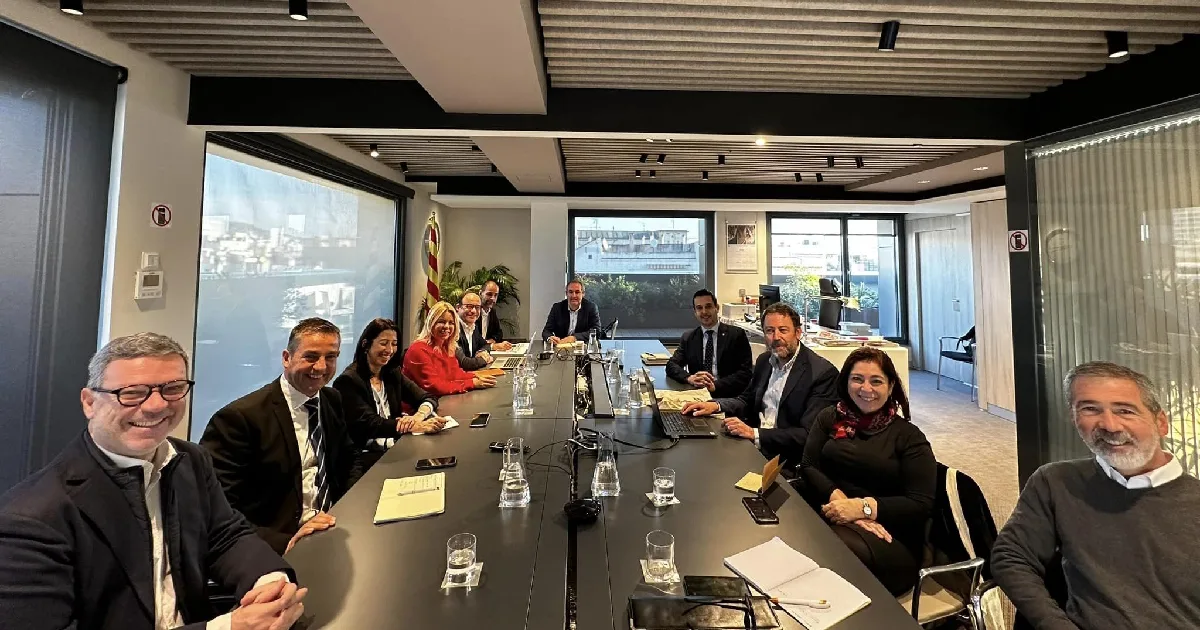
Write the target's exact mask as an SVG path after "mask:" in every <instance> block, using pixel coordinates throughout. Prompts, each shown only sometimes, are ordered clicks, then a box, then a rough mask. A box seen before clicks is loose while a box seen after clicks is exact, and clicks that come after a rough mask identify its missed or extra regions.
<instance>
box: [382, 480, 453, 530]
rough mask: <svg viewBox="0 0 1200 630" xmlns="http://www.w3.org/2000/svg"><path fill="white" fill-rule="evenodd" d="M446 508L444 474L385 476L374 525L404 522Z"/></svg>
mask: <svg viewBox="0 0 1200 630" xmlns="http://www.w3.org/2000/svg"><path fill="white" fill-rule="evenodd" d="M445 511H446V473H444V472H439V473H433V474H431V475H417V476H415V477H403V478H400V479H385V480H384V481H383V491H381V492H380V493H379V505H377V506H376V507H375V524H376V525H379V524H380V523H390V522H392V521H406V520H411V519H414V518H421V517H423V516H431V515H433V514H441V513H443V512H445Z"/></svg>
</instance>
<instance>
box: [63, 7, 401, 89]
mask: <svg viewBox="0 0 1200 630" xmlns="http://www.w3.org/2000/svg"><path fill="white" fill-rule="evenodd" d="M42 4H45V5H47V6H55V7H57V6H58V2H56V1H55V0H42ZM84 6H85V11H84V14H83V16H82V17H81V18H80V19H82V20H84V21H85V22H87V23H88V24H90V25H92V26H94V27H96V28H98V29H100V30H102V31H104V32H105V33H107V34H108V35H109V36H110V37H112V38H113V39H116V40H118V41H121V42H125V43H126V44H129V45H130V46H132V47H133V48H136V49H138V50H141V51H142V52H145V53H148V54H150V55H152V56H154V57H157V58H159V59H161V60H162V61H165V62H166V63H168V64H170V65H172V66H175V67H176V68H179V69H180V70H183V71H185V72H188V73H191V74H196V75H215V76H261V77H346V78H359V79H411V78H412V77H411V76H409V74H408V72H406V71H405V69H404V67H403V66H402V65H400V62H399V61H396V58H395V57H394V56H393V55H392V53H391V52H389V51H388V50H387V49H386V48H384V46H383V44H381V43H380V42H379V40H378V39H377V38H376V37H375V34H374V33H372V32H371V30H370V29H369V28H367V26H366V25H365V24H363V22H362V20H360V19H358V16H356V15H355V14H354V12H353V11H352V10H351V9H350V7H349V6H347V5H346V3H345V2H343V1H342V0H309V2H308V18H309V19H308V20H307V21H299V20H293V19H292V18H291V17H289V16H288V2H287V0H87V1H86V2H85V5H84Z"/></svg>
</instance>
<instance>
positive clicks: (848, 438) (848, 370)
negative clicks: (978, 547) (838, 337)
mask: <svg viewBox="0 0 1200 630" xmlns="http://www.w3.org/2000/svg"><path fill="white" fill-rule="evenodd" d="M837 392H838V403H837V405H835V406H833V407H830V408H828V409H825V410H824V411H822V412H821V413H820V414H818V415H817V417H816V420H815V421H814V422H813V426H812V429H810V430H809V432H808V440H807V441H806V442H805V444H804V458H803V459H802V460H801V462H800V474H801V475H802V476H803V478H804V483H805V491H806V494H807V495H808V496H807V498H808V500H809V502H810V503H811V504H812V505H813V508H814V509H819V510H820V512H821V514H822V515H823V516H824V517H825V520H826V521H827V522H829V524H830V527H832V528H833V531H834V533H836V534H837V535H838V537H839V538H841V539H842V542H844V543H845V544H846V546H847V547H849V548H850V550H851V551H853V552H854V554H855V555H857V556H858V558H859V560H862V562H863V564H865V565H867V567H868V568H869V569H870V570H871V572H872V573H874V574H875V577H877V578H879V581H880V582H882V583H883V585H884V586H885V587H887V589H888V590H889V591H891V592H892V594H893V595H901V594H903V593H905V592H908V591H909V590H911V589H912V587H913V585H914V584H915V583H916V581H917V571H918V570H919V569H920V567H921V560H922V558H923V557H924V547H925V529H926V524H927V523H928V522H929V515H930V512H931V511H932V509H933V497H934V490H935V487H936V485H937V461H936V460H935V459H934V457H933V449H932V448H930V446H929V441H928V440H926V439H925V434H924V433H922V432H921V430H920V429H918V428H917V427H916V426H915V425H913V424H912V423H911V422H909V419H910V418H911V417H912V416H911V415H910V414H909V409H908V397H907V396H905V395H904V385H903V384H902V383H901V382H900V377H899V375H898V374H897V373H896V366H895V365H894V364H893V363H892V360H891V358H889V357H888V356H887V355H886V354H884V353H883V352H882V351H881V350H879V349H878V348H871V347H863V348H859V349H858V350H855V351H854V352H851V353H850V356H849V357H848V358H847V359H846V363H845V365H844V366H843V367H842V370H841V373H840V374H839V375H838V382H837Z"/></svg>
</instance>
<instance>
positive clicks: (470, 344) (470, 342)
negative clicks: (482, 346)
mask: <svg viewBox="0 0 1200 630" xmlns="http://www.w3.org/2000/svg"><path fill="white" fill-rule="evenodd" d="M476 323H478V322H476ZM462 325H463V333H464V334H466V336H467V356H469V357H473V356H475V324H468V323H467V322H466V320H463V323H462Z"/></svg>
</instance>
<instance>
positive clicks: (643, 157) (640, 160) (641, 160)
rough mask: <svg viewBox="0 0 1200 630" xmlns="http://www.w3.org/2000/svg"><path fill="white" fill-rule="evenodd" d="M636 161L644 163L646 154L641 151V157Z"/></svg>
mask: <svg viewBox="0 0 1200 630" xmlns="http://www.w3.org/2000/svg"><path fill="white" fill-rule="evenodd" d="M638 161H639V162H641V163H642V164H645V163H646V154H645V153H643V154H642V157H641V158H640V159H638Z"/></svg>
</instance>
